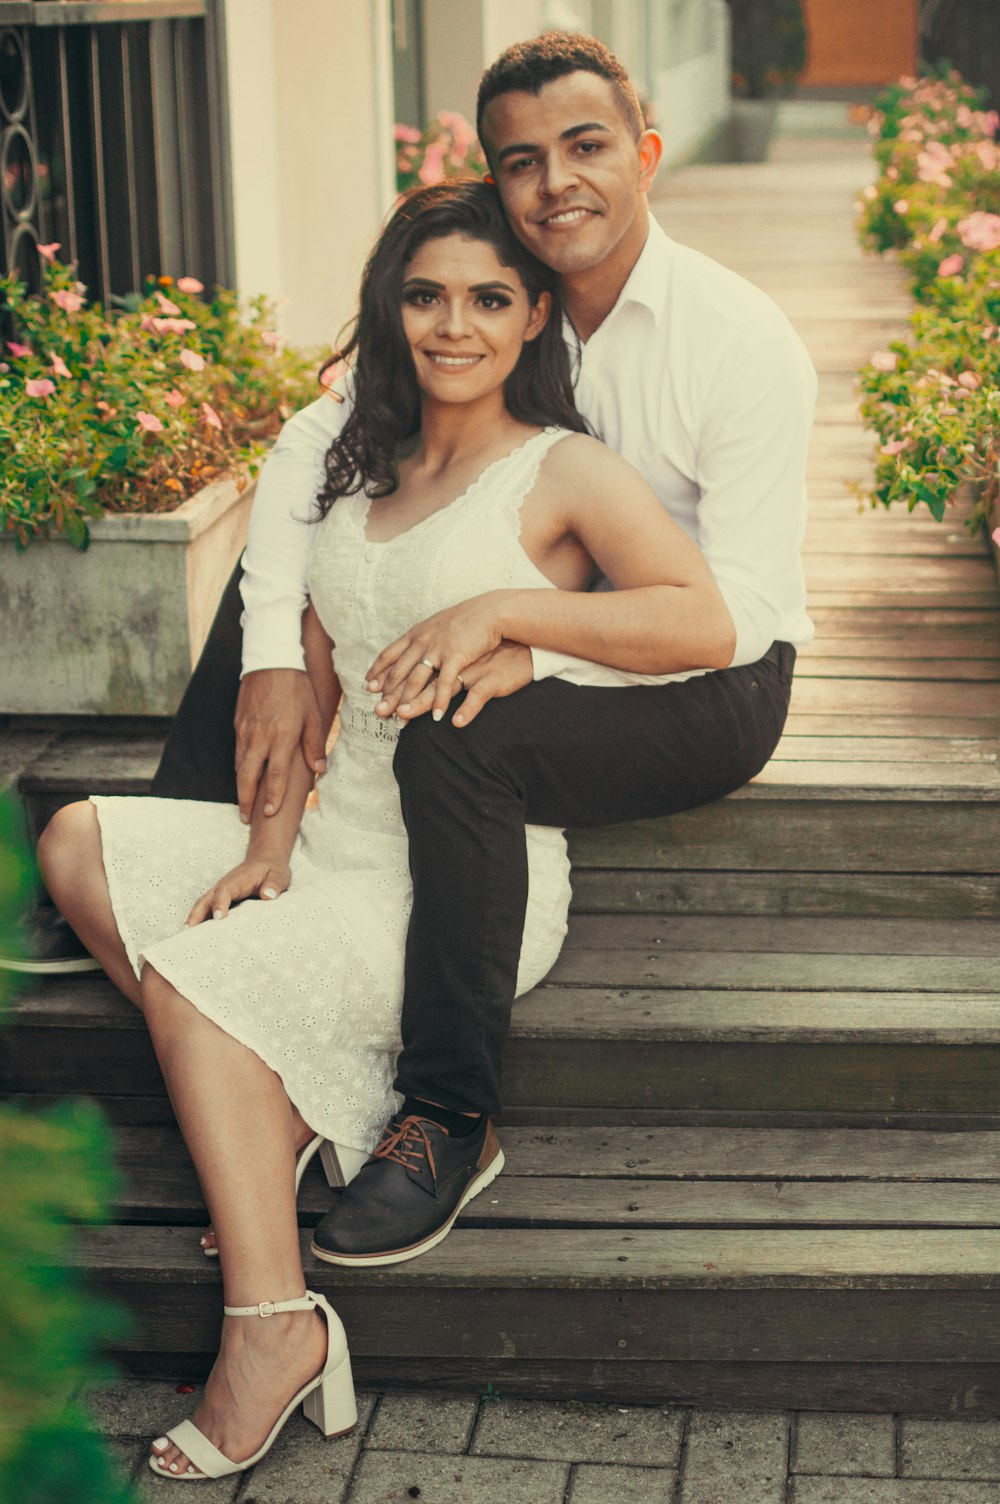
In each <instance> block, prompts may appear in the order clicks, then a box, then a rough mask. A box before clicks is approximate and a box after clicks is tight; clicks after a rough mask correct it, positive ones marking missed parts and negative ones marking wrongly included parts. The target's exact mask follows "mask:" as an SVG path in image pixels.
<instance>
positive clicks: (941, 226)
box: [927, 214, 948, 245]
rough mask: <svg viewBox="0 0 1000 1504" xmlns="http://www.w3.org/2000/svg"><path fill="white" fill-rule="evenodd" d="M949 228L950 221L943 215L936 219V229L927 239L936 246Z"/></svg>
mask: <svg viewBox="0 0 1000 1504" xmlns="http://www.w3.org/2000/svg"><path fill="white" fill-rule="evenodd" d="M947 228H948V221H947V220H946V219H945V217H944V215H943V214H942V215H941V218H940V219H936V220H935V221H934V228H933V229H932V230H931V232H930V234H929V235H928V237H927V239H928V240H932V241H933V242H934V244H935V245H936V244H937V242H938V241H939V240H940V239H941V236H942V235H943V234H944V232H945V230H947Z"/></svg>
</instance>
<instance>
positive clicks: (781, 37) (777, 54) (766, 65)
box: [729, 0, 806, 99]
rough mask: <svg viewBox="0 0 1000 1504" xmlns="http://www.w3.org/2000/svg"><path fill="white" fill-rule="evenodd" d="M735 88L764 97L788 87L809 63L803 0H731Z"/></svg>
mask: <svg viewBox="0 0 1000 1504" xmlns="http://www.w3.org/2000/svg"><path fill="white" fill-rule="evenodd" d="M729 10H730V14H731V17H732V43H733V92H734V94H739V95H743V96H745V97H746V98H747V99H764V98H766V97H767V95H769V94H776V93H779V92H780V91H781V90H782V89H787V88H788V87H789V85H791V84H793V83H794V82H795V80H796V79H797V78H798V76H799V74H800V73H801V72H802V70H803V68H804V67H805V65H806V24H805V18H804V16H803V13H802V4H801V0H729Z"/></svg>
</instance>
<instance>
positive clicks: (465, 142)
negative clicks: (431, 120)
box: [437, 110, 476, 151]
mask: <svg viewBox="0 0 1000 1504" xmlns="http://www.w3.org/2000/svg"><path fill="white" fill-rule="evenodd" d="M437 118H438V124H439V125H443V126H444V128H445V130H447V131H451V133H452V135H453V136H454V138H455V145H456V146H457V147H458V149H459V150H460V151H467V150H468V148H469V147H470V146H471V145H472V143H473V141H475V139H476V133H475V131H474V130H473V129H472V126H471V125H470V124H469V122H468V121H467V120H466V118H465V116H464V115H459V114H457V113H456V111H455V110H439V111H438V117H437Z"/></svg>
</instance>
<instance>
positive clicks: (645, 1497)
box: [92, 1379, 1000, 1504]
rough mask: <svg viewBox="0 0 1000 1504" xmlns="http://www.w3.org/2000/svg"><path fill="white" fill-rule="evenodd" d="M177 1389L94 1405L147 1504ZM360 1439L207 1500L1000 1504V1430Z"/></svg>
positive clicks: (845, 1421)
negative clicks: (157, 1442) (152, 1452)
mask: <svg viewBox="0 0 1000 1504" xmlns="http://www.w3.org/2000/svg"><path fill="white" fill-rule="evenodd" d="M191 1403H192V1401H191V1396H190V1395H186V1394H185V1395H178V1394H177V1392H176V1389H175V1386H174V1385H173V1384H168V1383H162V1382H159V1381H151V1380H143V1379H132V1380H128V1381H125V1382H123V1383H121V1384H118V1385H115V1386H114V1387H113V1388H111V1389H109V1390H105V1391H103V1392H102V1393H101V1394H99V1395H97V1396H95V1397H94V1399H93V1401H92V1408H93V1409H94V1412H95V1414H96V1416H97V1419H98V1421H99V1423H100V1425H101V1428H102V1430H104V1432H105V1433H106V1434H107V1435H108V1436H109V1437H111V1438H113V1445H114V1447H115V1449H116V1451H117V1452H118V1453H119V1455H120V1456H121V1460H122V1463H123V1465H124V1466H125V1467H127V1468H128V1470H129V1471H130V1472H132V1473H134V1474H135V1475H136V1476H137V1478H138V1480H139V1488H140V1497H142V1498H143V1499H149V1500H152V1499H154V1498H155V1499H158V1500H159V1501H160V1504H164V1500H165V1498H166V1497H167V1495H166V1492H165V1490H166V1485H165V1484H163V1483H159V1482H157V1480H156V1479H154V1478H153V1477H152V1476H151V1475H149V1476H147V1474H146V1464H145V1457H146V1452H147V1448H148V1443H149V1440H150V1439H151V1438H152V1437H153V1436H156V1435H158V1434H159V1433H160V1432H161V1431H162V1430H163V1429H164V1427H165V1426H167V1425H171V1424H173V1423H174V1422H175V1421H177V1420H180V1419H181V1418H182V1417H183V1416H184V1415H186V1414H190V1410H191ZM358 1411H359V1424H358V1428H357V1430H356V1432H355V1433H354V1434H353V1435H352V1436H348V1437H343V1438H342V1439H341V1440H339V1441H324V1440H323V1438H322V1437H321V1436H320V1435H319V1432H318V1431H317V1430H316V1429H315V1428H314V1427H313V1426H310V1425H308V1424H307V1423H306V1422H305V1421H304V1420H303V1419H302V1418H301V1416H296V1417H295V1419H294V1420H293V1421H292V1422H290V1423H289V1425H288V1427H287V1428H286V1430H285V1433H284V1435H283V1436H282V1437H281V1439H280V1441H279V1443H278V1445H277V1446H276V1447H275V1449H274V1451H273V1452H272V1453H271V1455H270V1456H269V1457H267V1458H266V1459H265V1461H264V1462H262V1463H261V1464H260V1466H259V1467H257V1468H255V1469H254V1470H253V1472H252V1474H250V1475H249V1476H247V1477H245V1478H237V1479H224V1480H222V1481H220V1482H218V1483H209V1484H202V1485H200V1486H199V1489H198V1499H199V1500H204V1501H206V1504H216V1501H218V1504H229V1501H231V1500H238V1501H239V1504H409V1500H411V1499H417V1500H420V1501H421V1504H996V1501H997V1499H998V1498H1000V1421H984V1420H961V1419H957V1418H956V1419H947V1420H940V1419H939V1420H920V1419H912V1418H905V1417H904V1418H901V1417H896V1416H892V1415H843V1414H816V1413H803V1414H795V1413H792V1414H787V1413H786V1414H781V1413H771V1412H763V1413H761V1414H750V1413H746V1412H735V1411H728V1412H723V1411H716V1410H687V1409H680V1408H674V1407H669V1408H668V1407H664V1408H653V1407H646V1406H629V1407H624V1406H615V1405H584V1404H576V1403H556V1402H551V1401H545V1400H517V1399H506V1398H504V1397H503V1396H502V1395H501V1396H500V1398H499V1399H493V1398H492V1396H491V1397H489V1398H482V1397H480V1396H477V1395H453V1394H435V1393H429V1392H422V1393H406V1392H403V1393H388V1394H381V1395H380V1394H377V1393H375V1392H372V1391H360V1392H359V1395H358Z"/></svg>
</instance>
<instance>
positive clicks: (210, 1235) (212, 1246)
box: [201, 1227, 219, 1254]
mask: <svg viewBox="0 0 1000 1504" xmlns="http://www.w3.org/2000/svg"><path fill="white" fill-rule="evenodd" d="M218 1248H219V1243H218V1239H217V1238H216V1236H215V1229H214V1228H213V1227H210V1228H209V1229H208V1231H207V1232H206V1233H203V1234H202V1239H201V1250H202V1252H203V1253H205V1254H211V1253H213V1252H218Z"/></svg>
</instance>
